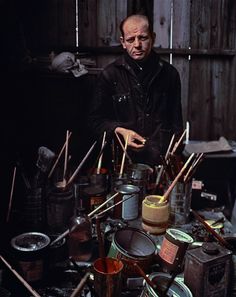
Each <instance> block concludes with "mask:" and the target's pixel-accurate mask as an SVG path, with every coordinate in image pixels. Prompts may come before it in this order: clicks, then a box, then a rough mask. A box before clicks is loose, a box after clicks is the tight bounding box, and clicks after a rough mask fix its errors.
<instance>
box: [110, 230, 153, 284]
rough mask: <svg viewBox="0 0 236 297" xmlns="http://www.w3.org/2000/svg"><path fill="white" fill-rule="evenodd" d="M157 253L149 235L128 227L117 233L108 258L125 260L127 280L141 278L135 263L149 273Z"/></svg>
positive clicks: (124, 273) (124, 274) (124, 272)
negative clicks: (135, 277) (134, 277)
mask: <svg viewBox="0 0 236 297" xmlns="http://www.w3.org/2000/svg"><path fill="white" fill-rule="evenodd" d="M155 251H156V245H155V242H154V241H153V239H152V238H151V237H150V236H149V235H147V234H146V233H145V232H143V231H141V230H139V229H136V228H132V227H126V228H123V229H120V230H117V231H116V232H115V234H114V237H113V241H112V244H111V246H110V250H109V253H108V256H109V257H112V258H117V259H120V260H123V262H124V264H125V265H124V269H123V276H124V277H125V278H126V277H131V276H137V275H138V276H139V274H138V273H137V270H136V268H135V267H134V265H133V263H137V264H138V265H139V266H140V267H141V268H142V269H143V270H144V272H146V273H148V272H149V270H150V267H151V265H152V264H153V260H154V256H155Z"/></svg>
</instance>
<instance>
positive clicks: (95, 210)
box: [88, 193, 119, 217]
mask: <svg viewBox="0 0 236 297" xmlns="http://www.w3.org/2000/svg"><path fill="white" fill-rule="evenodd" d="M117 195H119V193H115V194H114V195H112V196H111V197H110V198H108V199H107V200H106V201H105V202H103V203H102V204H100V205H99V206H98V207H96V208H95V209H94V210H93V211H91V212H90V213H89V214H88V216H89V217H91V216H92V215H93V214H94V213H95V212H97V211H98V210H99V209H100V208H102V207H103V206H104V205H106V204H107V202H109V201H110V200H112V199H113V198H115V197H116V196H117Z"/></svg>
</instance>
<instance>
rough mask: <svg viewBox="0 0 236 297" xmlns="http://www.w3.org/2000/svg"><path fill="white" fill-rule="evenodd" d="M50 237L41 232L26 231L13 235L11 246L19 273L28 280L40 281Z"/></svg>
mask: <svg viewBox="0 0 236 297" xmlns="http://www.w3.org/2000/svg"><path fill="white" fill-rule="evenodd" d="M49 243H50V238H49V237H48V236H47V235H46V234H43V233H39V232H28V233H23V234H20V235H18V236H15V237H14V238H12V240H11V247H12V248H13V254H14V257H15V260H16V265H17V268H18V270H19V273H20V274H21V275H22V276H23V277H24V279H25V280H26V281H28V282H30V283H31V282H38V281H41V280H42V278H43V275H44V272H45V263H46V257H47V248H48V246H49Z"/></svg>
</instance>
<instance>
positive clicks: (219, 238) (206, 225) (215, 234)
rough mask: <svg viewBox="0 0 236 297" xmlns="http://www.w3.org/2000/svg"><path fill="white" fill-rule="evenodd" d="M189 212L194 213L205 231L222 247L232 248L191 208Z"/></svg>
mask: <svg viewBox="0 0 236 297" xmlns="http://www.w3.org/2000/svg"><path fill="white" fill-rule="evenodd" d="M191 212H192V213H193V214H194V216H195V218H196V219H197V220H198V221H199V222H201V223H202V224H203V226H204V227H205V228H206V230H207V231H209V232H210V233H211V234H212V235H213V236H214V237H215V238H216V239H217V240H218V241H219V242H220V243H221V244H222V245H223V246H224V247H226V248H228V249H230V250H231V251H232V250H233V247H232V246H231V245H230V244H229V243H228V242H227V241H226V240H225V239H224V238H223V237H222V236H220V235H219V234H218V233H217V232H216V231H215V230H214V229H213V228H212V227H211V226H210V225H209V224H207V222H205V220H204V219H203V218H202V217H201V216H200V215H199V214H198V213H197V212H196V211H195V210H193V209H191Z"/></svg>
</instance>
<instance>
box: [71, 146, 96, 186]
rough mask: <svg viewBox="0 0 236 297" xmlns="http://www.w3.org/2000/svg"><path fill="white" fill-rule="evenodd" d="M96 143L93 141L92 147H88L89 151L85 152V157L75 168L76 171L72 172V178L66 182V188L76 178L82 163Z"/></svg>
mask: <svg viewBox="0 0 236 297" xmlns="http://www.w3.org/2000/svg"><path fill="white" fill-rule="evenodd" d="M96 143H97V141H95V142H94V143H93V144H92V146H91V147H90V149H89V151H88V152H87V154H86V155H85V157H84V158H83V160H82V161H81V162H80V164H79V166H78V167H77V168H76V170H75V171H74V173H73V174H72V176H71V177H70V179H69V181H68V182H67V184H66V186H68V185H69V184H71V183H72V181H73V180H74V179H75V177H76V176H77V174H78V173H79V171H80V169H81V167H82V166H83V165H84V163H85V162H86V160H87V158H88V157H89V155H90V153H91V152H92V150H93V149H94V147H95V145H96Z"/></svg>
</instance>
